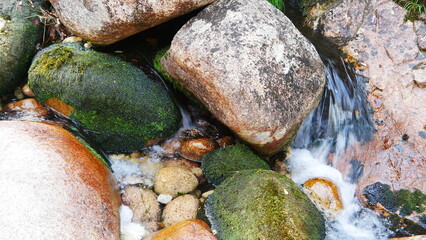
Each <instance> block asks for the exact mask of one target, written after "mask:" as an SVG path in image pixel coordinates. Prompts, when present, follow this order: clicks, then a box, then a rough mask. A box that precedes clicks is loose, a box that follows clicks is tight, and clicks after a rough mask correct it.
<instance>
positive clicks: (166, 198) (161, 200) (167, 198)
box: [157, 194, 173, 204]
mask: <svg viewBox="0 0 426 240" xmlns="http://www.w3.org/2000/svg"><path fill="white" fill-rule="evenodd" d="M172 199H173V197H172V195H168V194H160V195H158V197H157V201H158V202H159V203H161V204H168V203H169V202H170V201H172Z"/></svg>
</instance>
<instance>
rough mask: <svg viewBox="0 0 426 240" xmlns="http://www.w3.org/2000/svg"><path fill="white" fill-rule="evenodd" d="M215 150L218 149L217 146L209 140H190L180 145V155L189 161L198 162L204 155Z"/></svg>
mask: <svg viewBox="0 0 426 240" xmlns="http://www.w3.org/2000/svg"><path fill="white" fill-rule="evenodd" d="M216 148H218V144H217V143H216V142H214V141H213V140H211V139H208V138H197V139H191V140H188V141H185V142H184V143H182V146H181V148H180V155H181V156H182V157H184V158H187V159H190V160H195V161H200V160H201V158H202V157H203V156H204V155H206V154H207V153H209V152H211V151H213V150H215V149H216Z"/></svg>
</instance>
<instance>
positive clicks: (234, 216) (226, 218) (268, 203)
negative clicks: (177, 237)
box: [207, 170, 324, 240]
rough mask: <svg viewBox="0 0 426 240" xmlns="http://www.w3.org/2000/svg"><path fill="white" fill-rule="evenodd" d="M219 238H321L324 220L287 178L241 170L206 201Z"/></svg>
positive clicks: (261, 171)
mask: <svg viewBox="0 0 426 240" xmlns="http://www.w3.org/2000/svg"><path fill="white" fill-rule="evenodd" d="M207 211H208V213H209V216H210V220H211V222H212V224H213V229H216V230H217V231H218V236H219V239H226V240H234V239H266V240H268V239H281V240H287V239H298V240H303V239H306V240H308V239H309V240H315V239H322V238H323V237H324V220H323V218H322V216H321V214H320V213H319V211H318V210H317V209H316V208H315V206H314V205H313V204H312V202H311V201H310V200H309V198H308V197H307V196H306V195H305V194H304V193H303V192H302V191H301V190H300V189H299V188H298V187H297V186H296V184H294V183H293V182H292V181H291V180H290V179H289V178H287V177H286V176H284V175H281V174H279V173H276V172H274V171H269V170H245V171H242V172H239V173H236V174H234V175H232V176H231V177H229V178H227V179H226V180H225V181H224V182H223V183H222V184H221V185H219V187H218V188H216V190H215V192H214V193H213V194H212V195H210V196H209V198H208V200H207Z"/></svg>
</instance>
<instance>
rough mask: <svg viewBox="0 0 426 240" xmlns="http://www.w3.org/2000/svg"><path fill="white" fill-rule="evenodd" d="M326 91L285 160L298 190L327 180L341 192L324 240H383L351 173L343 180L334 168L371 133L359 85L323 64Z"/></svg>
mask: <svg viewBox="0 0 426 240" xmlns="http://www.w3.org/2000/svg"><path fill="white" fill-rule="evenodd" d="M324 63H325V71H326V74H327V87H326V89H325V91H324V94H323V97H322V100H321V102H320V103H319V105H318V107H317V108H316V109H314V110H313V111H312V112H311V113H310V114H309V115H308V117H307V118H306V119H305V120H304V122H303V123H302V126H301V128H300V129H299V131H298V133H297V136H296V138H295V139H294V141H293V143H292V151H291V153H290V156H289V157H288V165H289V168H290V171H291V177H292V179H293V181H295V182H296V183H297V184H303V183H304V182H305V181H307V180H309V179H312V178H323V179H327V180H331V181H332V182H334V183H335V184H336V186H337V188H338V189H339V191H340V197H341V201H342V204H343V207H344V210H343V211H342V212H341V213H340V214H339V215H338V216H337V217H336V219H334V220H332V221H328V222H327V223H326V228H327V236H326V239H327V240H338V239H339V240H340V239H346V240H376V239H387V238H388V236H389V235H390V234H391V232H390V231H389V230H387V228H386V223H385V222H384V221H383V220H382V219H380V217H379V216H378V215H377V214H376V213H374V212H372V211H371V210H368V209H365V208H363V207H362V206H361V205H360V203H359V202H358V200H357V199H356V198H355V197H354V196H355V188H356V177H357V176H359V174H357V173H356V171H357V170H356V169H355V170H354V171H353V174H350V175H349V176H343V175H342V174H341V173H340V172H339V171H338V170H337V169H336V168H335V167H334V166H336V165H338V164H339V163H340V162H339V161H342V159H343V156H344V154H348V153H347V152H346V151H345V150H346V149H347V148H349V147H354V144H355V143H356V142H357V141H361V142H362V141H368V140H369V139H370V138H371V136H372V133H373V131H374V127H373V124H372V120H371V117H370V116H371V113H370V110H369V105H368V103H367V102H366V96H367V94H366V91H365V88H364V84H365V83H364V79H363V78H362V77H359V76H356V75H354V74H353V72H352V69H351V68H350V67H348V66H347V65H346V63H345V62H344V61H340V62H339V61H332V60H330V59H326V60H325V61H324Z"/></svg>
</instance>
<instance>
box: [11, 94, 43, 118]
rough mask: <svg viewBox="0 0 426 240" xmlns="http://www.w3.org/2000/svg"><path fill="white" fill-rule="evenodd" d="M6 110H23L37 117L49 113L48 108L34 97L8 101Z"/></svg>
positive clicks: (26, 113)
mask: <svg viewBox="0 0 426 240" xmlns="http://www.w3.org/2000/svg"><path fill="white" fill-rule="evenodd" d="M6 110H8V111H15V112H21V113H22V114H24V115H30V116H33V117H36V118H42V117H46V115H47V114H48V110H47V109H46V108H45V107H43V105H41V104H40V103H39V102H38V101H37V100H36V99H34V98H27V99H24V100H21V101H17V102H11V103H8V104H7V105H6Z"/></svg>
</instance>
